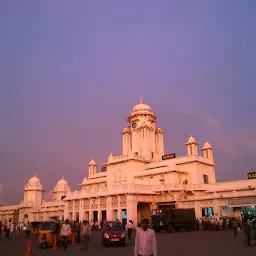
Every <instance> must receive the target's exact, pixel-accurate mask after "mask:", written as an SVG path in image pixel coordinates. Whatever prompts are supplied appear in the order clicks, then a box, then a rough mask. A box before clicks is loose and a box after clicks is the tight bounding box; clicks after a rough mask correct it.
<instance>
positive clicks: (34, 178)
mask: <svg viewBox="0 0 256 256" xmlns="http://www.w3.org/2000/svg"><path fill="white" fill-rule="evenodd" d="M28 183H40V179H38V178H37V177H36V175H35V176H34V177H32V178H31V179H29V181H28Z"/></svg>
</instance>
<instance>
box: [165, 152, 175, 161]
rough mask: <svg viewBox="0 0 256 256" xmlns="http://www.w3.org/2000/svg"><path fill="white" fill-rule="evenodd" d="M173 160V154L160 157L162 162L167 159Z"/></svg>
mask: <svg viewBox="0 0 256 256" xmlns="http://www.w3.org/2000/svg"><path fill="white" fill-rule="evenodd" d="M173 158H176V154H175V153H172V154H168V155H163V156H162V160H168V159H173Z"/></svg>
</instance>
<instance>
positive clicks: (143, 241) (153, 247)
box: [134, 219, 157, 256]
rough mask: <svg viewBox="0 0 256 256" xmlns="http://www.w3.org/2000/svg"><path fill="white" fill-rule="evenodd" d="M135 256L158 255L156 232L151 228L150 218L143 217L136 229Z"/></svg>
mask: <svg viewBox="0 0 256 256" xmlns="http://www.w3.org/2000/svg"><path fill="white" fill-rule="evenodd" d="M134 256H157V244H156V234H155V231H154V230H153V229H149V220H148V219H143V220H142V221H141V228H139V229H137V231H136V238H135V246H134Z"/></svg>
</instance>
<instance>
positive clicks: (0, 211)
mask: <svg viewBox="0 0 256 256" xmlns="http://www.w3.org/2000/svg"><path fill="white" fill-rule="evenodd" d="M69 190H70V188H69V186H68V183H67V181H66V180H64V178H63V177H62V179H61V180H60V181H58V183H57V184H56V186H55V187H54V190H53V201H48V202H45V201H43V200H42V198H43V192H44V189H43V185H42V184H41V182H40V179H39V178H38V177H36V175H35V176H34V177H32V178H31V179H30V180H29V181H28V183H27V184H26V185H25V188H24V199H23V201H22V202H21V203H20V204H19V205H12V206H2V207H0V221H1V220H8V219H13V221H14V222H16V223H17V222H24V223H25V222H27V221H30V222H31V221H43V220H47V219H49V218H53V217H54V218H58V219H60V220H63V218H64V207H65V202H64V201H63V200H62V199H63V198H64V197H65V196H66V194H67V192H68V191H69Z"/></svg>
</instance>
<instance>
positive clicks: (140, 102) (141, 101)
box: [139, 95, 143, 104]
mask: <svg viewBox="0 0 256 256" xmlns="http://www.w3.org/2000/svg"><path fill="white" fill-rule="evenodd" d="M139 104H143V100H142V96H141V95H140V101H139Z"/></svg>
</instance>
